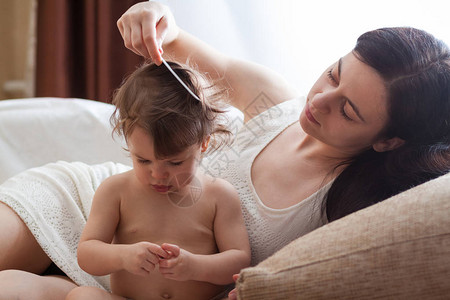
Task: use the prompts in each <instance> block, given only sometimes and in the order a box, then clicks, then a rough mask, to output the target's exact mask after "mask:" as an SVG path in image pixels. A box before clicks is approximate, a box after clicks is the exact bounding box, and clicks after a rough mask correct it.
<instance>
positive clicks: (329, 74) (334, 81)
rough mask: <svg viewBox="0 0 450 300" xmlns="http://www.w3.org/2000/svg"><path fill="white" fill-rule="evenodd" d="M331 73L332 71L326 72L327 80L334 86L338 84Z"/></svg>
mask: <svg viewBox="0 0 450 300" xmlns="http://www.w3.org/2000/svg"><path fill="white" fill-rule="evenodd" d="M332 72H333V69H330V70H328V72H327V76H328V78H329V79H330V80H331V81H332V82H333V83H334V84H338V82H337V80H336V79H335V78H334V76H333V74H332Z"/></svg>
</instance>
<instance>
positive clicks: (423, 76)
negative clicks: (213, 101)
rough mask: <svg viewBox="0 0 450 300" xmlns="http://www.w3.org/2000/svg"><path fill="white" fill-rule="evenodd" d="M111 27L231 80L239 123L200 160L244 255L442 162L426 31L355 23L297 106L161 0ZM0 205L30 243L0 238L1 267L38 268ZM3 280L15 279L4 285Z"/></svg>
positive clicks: (441, 50) (153, 53) (255, 256)
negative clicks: (228, 199) (236, 211)
mask: <svg viewBox="0 0 450 300" xmlns="http://www.w3.org/2000/svg"><path fill="white" fill-rule="evenodd" d="M118 27H119V29H120V31H121V34H122V36H123V38H124V41H125V45H126V46H127V47H128V48H130V49H131V50H133V51H134V52H136V53H137V54H140V55H143V56H145V57H151V58H152V60H153V61H154V62H156V63H157V64H160V63H161V53H162V50H163V49H164V53H166V54H168V55H169V56H170V58H171V59H174V60H177V61H180V62H185V61H186V60H187V59H188V58H189V60H190V61H191V62H193V63H194V64H195V65H197V66H198V68H199V69H200V70H201V71H202V72H207V73H208V74H209V75H210V76H212V77H213V79H215V80H216V83H217V84H221V85H222V86H223V87H224V88H227V89H229V92H230V101H231V103H232V104H233V105H234V106H236V107H237V108H239V109H240V110H241V111H243V112H244V115H245V122H246V125H245V126H244V127H243V128H242V129H241V130H240V131H239V132H238V134H237V137H236V141H235V143H234V145H233V147H231V148H230V149H228V150H226V151H224V152H223V153H224V156H223V157H222V159H218V158H217V157H211V158H209V162H208V160H206V161H207V163H205V164H204V167H205V169H206V171H207V172H210V173H211V174H212V175H214V176H218V177H222V178H225V179H227V180H229V181H230V182H231V183H232V184H233V185H234V186H235V187H236V188H237V189H238V191H239V194H240V198H241V202H242V207H243V214H244V218H245V221H246V225H247V229H248V232H249V239H250V242H251V247H252V264H256V263H258V262H259V261H261V260H263V259H264V258H266V257H267V256H269V255H270V254H272V253H273V252H275V251H276V250H278V249H279V248H281V247H282V246H283V245H285V244H286V243H288V242H289V241H290V240H293V239H295V238H296V237H298V236H301V235H303V234H305V233H307V232H309V231H311V230H314V229H315V228H317V227H319V226H321V225H323V224H324V223H326V222H327V221H328V222H329V221H333V220H336V219H338V218H340V217H343V216H345V215H347V214H349V213H351V212H353V211H356V210H358V209H361V208H364V207H367V206H369V205H372V204H374V203H376V202H378V201H381V200H383V199H386V198H387V197H389V196H391V195H394V194H396V193H399V192H401V191H403V190H405V189H408V188H410V187H412V186H414V185H417V184H419V183H421V182H424V181H426V180H429V179H431V178H434V177H437V176H439V175H441V174H445V173H447V172H448V171H449V170H450V159H449V142H450V120H449V116H450V91H449V87H450V52H449V49H448V47H447V46H445V45H444V44H443V43H442V42H440V41H438V40H436V39H435V38H434V37H432V36H431V35H429V34H427V33H425V32H423V31H420V30H416V29H411V28H389V29H381V30H376V31H372V32H368V33H366V34H363V35H362V36H361V37H360V38H359V39H358V42H357V45H356V47H355V49H354V50H353V51H352V52H350V53H349V54H347V55H345V56H343V57H342V58H341V59H339V61H337V62H335V63H333V64H332V65H331V66H330V67H329V68H328V69H327V70H325V72H324V73H323V74H322V75H321V76H320V77H319V79H318V80H317V82H316V83H315V84H314V86H313V87H312V89H311V91H310V92H309V93H308V95H307V97H306V99H305V100H306V104H305V105H303V103H302V102H303V101H302V98H298V95H297V94H296V92H295V90H294V89H293V88H292V87H290V86H289V85H288V84H287V83H286V82H285V81H284V80H283V79H282V78H281V77H279V76H278V75H276V74H274V73H273V72H272V71H270V70H268V69H266V68H264V67H261V66H258V65H255V64H252V63H248V62H242V61H237V60H235V59H233V58H229V57H226V56H224V55H223V54H221V53H219V52H217V51H215V50H214V49H212V48H211V47H209V46H208V45H206V44H204V43H203V42H201V41H199V40H198V39H196V38H194V37H192V36H191V35H189V34H188V33H186V32H184V31H182V30H180V29H179V28H178V27H177V26H176V24H175V21H174V19H173V16H172V14H171V13H170V11H169V9H168V8H167V7H165V6H163V5H161V4H159V3H155V2H144V3H140V4H137V5H135V6H133V7H131V8H130V9H129V10H128V11H127V12H126V13H125V14H124V15H123V16H122V17H121V19H119V21H118ZM302 107H303V109H302ZM299 115H300V117H299ZM0 194H1V193H0ZM0 214H1V216H0V220H2V221H0V222H2V223H1V224H0V226H2V228H5V227H6V226H10V227H11V228H13V230H10V231H8V232H7V233H2V234H3V235H6V236H4V237H2V240H12V239H19V238H20V244H19V245H20V246H19V249H29V250H28V251H25V250H24V251H22V252H19V253H15V252H13V251H11V250H10V248H8V247H6V246H3V245H2V246H0V247H1V248H0V253H1V257H2V261H1V262H0V268H1V269H5V268H6V267H5V265H6V263H7V262H10V264H9V265H7V266H9V267H10V268H11V267H13V268H17V269H22V270H27V271H29V272H34V273H39V272H42V270H43V269H45V267H47V266H48V265H49V264H50V260H49V259H48V257H47V256H46V254H45V253H44V252H43V251H42V249H41V248H40V247H41V246H40V245H39V244H38V243H36V241H35V240H34V239H33V235H31V234H30V232H29V231H28V229H27V227H26V226H25V225H24V224H23V223H22V221H21V219H20V218H18V217H17V216H16V215H15V214H14V213H13V212H12V210H10V209H8V208H7V207H6V206H2V207H1V211H0ZM6 218H8V219H9V220H8V223H5V221H3V220H6ZM10 224H15V225H14V226H12V225H10ZM29 226H30V225H29ZM26 247H28V248H26ZM25 258H27V259H28V261H27V263H26V264H20V263H21V262H22V261H23V260H24V259H25ZM69 275H70V274H69ZM12 278H14V279H15V281H13V279H12ZM30 278H31V279H30ZM5 280H9V281H8V282H14V283H15V284H13V285H10V286H6V287H5V288H3V283H2V282H6V281H5ZM19 280H22V281H23V280H29V282H31V283H32V284H36V285H38V283H39V286H40V287H41V288H40V290H41V291H42V290H43V288H42V287H46V288H45V291H50V290H51V291H53V292H54V293H56V292H58V293H59V294H58V295H55V296H54V298H51V297H50V296H51V295H50V296H49V295H46V296H47V297H46V299H60V298H61V295H64V293H67V290H68V289H71V288H73V286H75V285H74V284H73V283H72V286H69V283H67V281H64V280H62V279H60V278H55V277H51V278H45V277H38V276H35V275H33V274H31V273H21V272H19V271H10V272H0V285H2V286H0V291H2V293H6V292H3V291H8V290H9V291H11V294H13V295H17V294H18V292H17V290H18V289H20V287H18V285H19V284H18V283H17V282H20V281H19ZM59 284H61V286H59ZM22 295H23V294H22ZM58 297H59V298H58ZM27 299H31V298H27Z"/></svg>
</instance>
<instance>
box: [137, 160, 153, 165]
mask: <svg viewBox="0 0 450 300" xmlns="http://www.w3.org/2000/svg"><path fill="white" fill-rule="evenodd" d="M137 161H138V163H140V164H143V165H145V164H149V163H150V161H149V160H146V159H138V160H137Z"/></svg>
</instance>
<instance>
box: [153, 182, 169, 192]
mask: <svg viewBox="0 0 450 300" xmlns="http://www.w3.org/2000/svg"><path fill="white" fill-rule="evenodd" d="M171 187H172V186H171V185H156V184H152V188H153V189H154V190H155V191H157V192H158V193H167V192H168V191H169V190H170V188H171Z"/></svg>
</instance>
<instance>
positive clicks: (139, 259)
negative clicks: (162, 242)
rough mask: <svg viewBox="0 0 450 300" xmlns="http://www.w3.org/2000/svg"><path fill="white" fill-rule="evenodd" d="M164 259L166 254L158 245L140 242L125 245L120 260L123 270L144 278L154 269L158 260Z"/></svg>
mask: <svg viewBox="0 0 450 300" xmlns="http://www.w3.org/2000/svg"><path fill="white" fill-rule="evenodd" d="M166 257H168V254H167V252H166V251H164V250H163V249H162V248H161V247H160V246H159V245H156V244H153V243H149V242H140V243H136V244H131V245H125V246H124V251H123V252H122V256H121V259H122V264H123V269H125V270H126V271H128V272H130V273H132V274H136V275H142V276H146V275H148V274H150V272H152V271H153V270H154V269H155V267H156V265H157V264H158V263H159V260H160V258H166Z"/></svg>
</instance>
